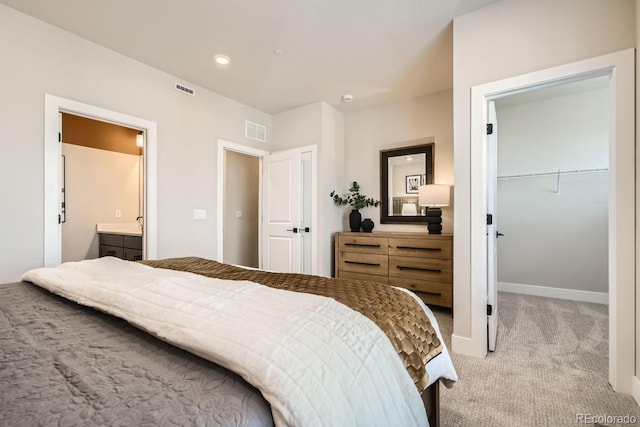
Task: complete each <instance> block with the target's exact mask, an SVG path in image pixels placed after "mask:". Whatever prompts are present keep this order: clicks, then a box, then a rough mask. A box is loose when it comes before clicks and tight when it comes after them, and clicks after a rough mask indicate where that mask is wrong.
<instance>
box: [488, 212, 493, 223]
mask: <svg viewBox="0 0 640 427" xmlns="http://www.w3.org/2000/svg"><path fill="white" fill-rule="evenodd" d="M491 224H493V215H491V214H487V225H491Z"/></svg>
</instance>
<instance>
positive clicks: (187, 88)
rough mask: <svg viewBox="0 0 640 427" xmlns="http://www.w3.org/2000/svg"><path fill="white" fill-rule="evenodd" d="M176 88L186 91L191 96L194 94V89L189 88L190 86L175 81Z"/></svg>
mask: <svg viewBox="0 0 640 427" xmlns="http://www.w3.org/2000/svg"><path fill="white" fill-rule="evenodd" d="M176 90H177V91H178V92H182V93H186V94H188V95H191V96H195V94H196V91H195V90H193V89H191V88H190V87H186V86H185V85H182V84H180V83H176Z"/></svg>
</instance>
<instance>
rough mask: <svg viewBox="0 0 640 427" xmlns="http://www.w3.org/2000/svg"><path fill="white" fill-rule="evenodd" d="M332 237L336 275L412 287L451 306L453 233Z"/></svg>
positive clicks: (426, 297) (428, 300) (430, 300)
mask: <svg viewBox="0 0 640 427" xmlns="http://www.w3.org/2000/svg"><path fill="white" fill-rule="evenodd" d="M335 240H336V242H335V247H336V249H335V276H336V277H339V278H350V279H357V280H367V281H373V282H380V283H386V284H389V285H393V286H399V287H403V288H407V289H411V290H412V291H414V292H415V293H416V294H417V295H418V296H420V297H421V298H422V300H423V301H424V302H425V303H427V304H432V305H438V306H443V307H449V308H452V309H453V235H451V234H428V233H401V232H396V233H391V232H373V233H359V232H358V233H354V232H341V233H336V236H335Z"/></svg>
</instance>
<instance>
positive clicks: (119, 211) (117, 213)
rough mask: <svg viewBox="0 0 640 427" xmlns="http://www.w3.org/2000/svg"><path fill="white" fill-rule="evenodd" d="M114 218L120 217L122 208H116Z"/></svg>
mask: <svg viewBox="0 0 640 427" xmlns="http://www.w3.org/2000/svg"><path fill="white" fill-rule="evenodd" d="M116 218H122V210H120V209H116Z"/></svg>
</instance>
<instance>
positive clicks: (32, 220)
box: [0, 5, 271, 282]
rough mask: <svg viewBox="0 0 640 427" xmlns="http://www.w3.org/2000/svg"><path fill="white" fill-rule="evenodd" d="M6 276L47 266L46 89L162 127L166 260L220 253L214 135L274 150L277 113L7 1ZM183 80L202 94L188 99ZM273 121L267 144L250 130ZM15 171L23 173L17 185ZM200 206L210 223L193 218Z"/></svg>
mask: <svg viewBox="0 0 640 427" xmlns="http://www.w3.org/2000/svg"><path fill="white" fill-rule="evenodd" d="M0 55H1V56H2V58H3V66H2V76H3V79H4V80H5V81H7V82H11V84H10V85H5V88H4V91H3V95H2V98H1V99H0V117H1V118H0V144H1V145H0V146H1V147H2V153H3V154H2V156H0V196H1V197H2V200H3V202H2V205H3V206H11V207H13V208H12V209H3V210H2V214H1V217H0V282H9V281H15V280H17V279H18V278H19V277H20V275H21V274H22V273H23V272H25V271H26V270H28V269H30V268H34V267H39V266H41V265H42V263H43V201H44V194H43V192H44V188H43V182H44V178H43V161H44V160H43V133H44V129H43V126H44V117H43V109H44V94H45V93H50V94H53V95H57V96H61V97H64V98H68V99H73V100H76V101H80V102H83V103H87V104H90V105H95V106H98V107H102V108H106V109H109V110H112V111H118V112H121V113H124V114H128V115H132V116H135V117H140V118H143V119H146V120H149V121H153V122H156V123H157V124H158V141H157V147H158V165H157V170H158V221H157V225H158V239H157V241H158V257H161V258H165V257H172V256H182V255H197V256H203V257H207V258H216V238H215V223H216V221H215V220H216V218H215V212H216V210H215V200H216V187H215V184H216V181H215V180H216V178H215V176H216V174H215V164H216V155H217V154H216V141H217V139H218V138H222V139H225V140H228V141H233V142H236V143H241V144H244V145H247V146H253V147H257V148H260V149H265V150H269V149H270V147H271V139H270V135H271V132H270V130H271V116H270V115H268V114H266V113H263V112H261V111H258V110H256V109H254V108H251V107H248V106H246V105H244V104H241V103H239V102H237V101H234V100H231V99H229V98H226V97H223V96H221V95H218V94H216V93H213V92H210V91H208V90H205V89H203V88H201V87H198V86H196V85H193V84H190V83H189V82H182V81H181V80H180V79H179V78H177V77H175V76H171V75H169V74H166V73H163V72H160V71H158V70H156V69H153V68H151V67H148V66H146V65H143V64H141V63H139V62H137V61H134V60H132V59H129V58H126V57H124V56H122V55H120V54H118V53H115V52H113V51H111V50H108V49H105V48H103V47H100V46H98V45H96V44H93V43H91V42H89V41H86V40H84V39H81V38H80V37H77V36H75V35H72V34H70V33H68V32H65V31H63V30H60V29H58V28H56V27H53V26H51V25H48V24H45V23H43V22H41V21H38V20H36V19H34V18H31V17H29V16H27V15H24V14H22V13H20V12H17V11H15V10H13V9H10V8H8V7H6V6H4V5H0ZM176 82H182V83H187V84H188V85H189V86H191V87H193V88H194V89H195V90H196V96H188V95H185V94H182V93H180V92H178V91H176V90H175V89H174V84H175V83H176ZM245 120H251V121H253V122H256V123H260V124H263V125H266V126H267V128H268V129H267V135H268V138H269V139H268V143H267V144H264V143H257V142H255V141H252V140H249V139H247V138H245V136H244V122H245ZM16 177H20V180H19V181H16ZM193 209H206V210H207V219H206V220H204V221H202V220H199V221H194V220H192V212H193Z"/></svg>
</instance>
